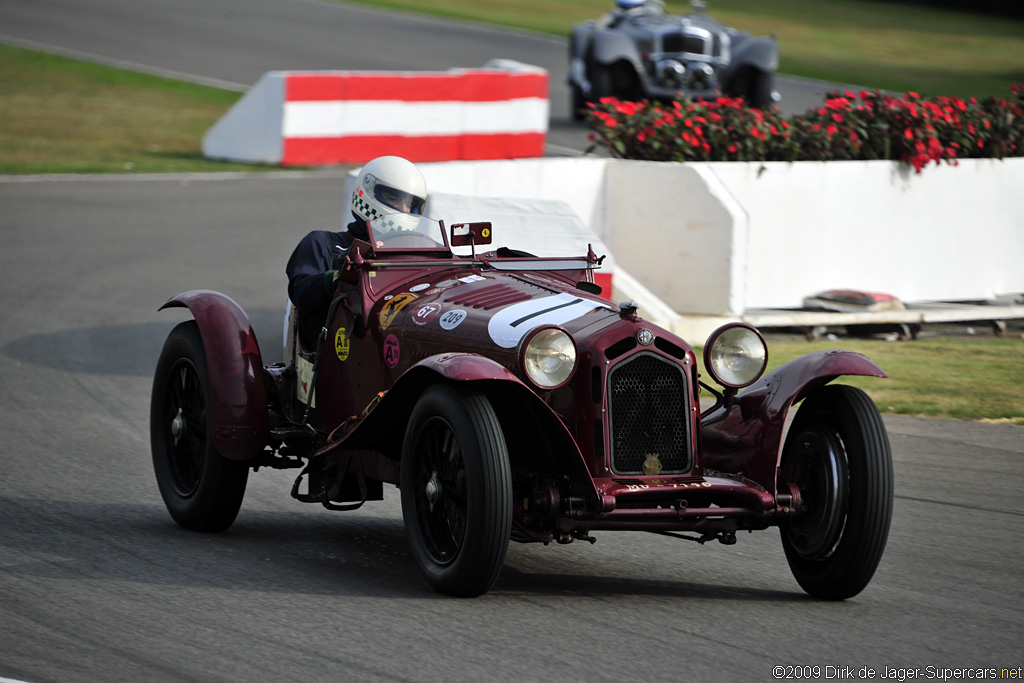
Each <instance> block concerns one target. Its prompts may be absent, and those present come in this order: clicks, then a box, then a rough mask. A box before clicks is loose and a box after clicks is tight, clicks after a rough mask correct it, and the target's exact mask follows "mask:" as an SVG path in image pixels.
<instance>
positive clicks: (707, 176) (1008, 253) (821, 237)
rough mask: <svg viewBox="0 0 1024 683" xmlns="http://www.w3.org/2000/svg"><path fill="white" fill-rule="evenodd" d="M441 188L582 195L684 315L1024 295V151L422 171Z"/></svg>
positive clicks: (582, 209) (631, 270) (592, 216)
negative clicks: (846, 295)
mask: <svg viewBox="0 0 1024 683" xmlns="http://www.w3.org/2000/svg"><path fill="white" fill-rule="evenodd" d="M421 168H423V171H424V175H425V176H426V178H427V186H428V188H429V189H430V190H435V191H441V192H448V193H455V194H467V195H476V196H490V197H517V198H527V199H529V198H539V199H558V200H563V201H565V202H567V203H568V204H569V205H570V206H571V207H572V208H573V209H574V210H575V211H576V213H577V214H578V215H579V216H580V218H581V219H582V220H583V222H584V223H586V224H587V225H588V226H589V227H590V228H591V229H592V230H593V231H594V232H595V233H596V234H597V235H598V236H600V237H601V238H602V239H603V240H604V242H605V243H606V244H608V245H609V247H610V248H611V249H612V250H613V252H614V254H615V258H616V261H617V267H618V269H619V272H626V273H628V274H631V275H632V276H633V277H634V278H635V279H636V280H637V281H639V282H640V283H641V284H643V285H644V286H645V287H646V288H647V289H649V290H650V292H652V293H653V294H655V295H656V296H658V297H660V298H661V299H662V300H663V301H664V302H665V303H666V304H667V305H668V306H669V308H671V309H673V310H675V311H677V312H679V313H682V314H684V315H691V314H697V315H703V316H724V317H730V316H732V317H736V316H739V315H740V314H742V313H743V312H744V311H747V310H749V309H751V308H782V307H795V306H800V304H801V302H802V301H803V298H804V297H806V296H809V295H811V294H814V293H816V292H818V291H821V290H823V289H831V288H838V287H852V288H859V289H865V290H870V291H879V292H886V293H889V294H893V295H895V296H898V297H900V298H901V299H903V300H906V301H914V300H967V299H979V298H989V297H992V296H994V295H996V294H1003V293H1010V292H1024V158H1014V159H1007V160H1004V161H997V160H987V159H967V160H963V161H961V162H960V165H959V166H957V167H952V166H946V165H942V166H934V165H931V166H928V167H926V168H925V169H924V171H923V172H922V173H920V174H916V173H914V172H913V171H912V170H908V169H907V168H906V167H904V166H901V165H900V164H897V163H894V162H885V161H877V162H830V163H818V162H800V163H794V164H787V163H781V162H778V163H776V162H772V163H765V164H761V163H758V162H747V163H724V162H716V163H691V164H675V163H655V162H639V161H620V160H610V159H597V158H571V159H568V158H567V159H528V160H514V161H483V162H450V163H440V164H422V165H421Z"/></svg>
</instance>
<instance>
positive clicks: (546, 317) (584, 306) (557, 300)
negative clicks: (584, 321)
mask: <svg viewBox="0 0 1024 683" xmlns="http://www.w3.org/2000/svg"><path fill="white" fill-rule="evenodd" d="M599 306H600V304H596V303H594V302H593V301H591V300H589V299H583V298H581V297H578V296H574V295H572V294H568V293H562V294H556V295H555V296H546V297H542V298H540V299H530V300H529V301H523V302H520V303H517V304H512V305H511V306H507V307H506V308H503V309H501V310H500V311H498V312H497V313H495V314H494V317H493V318H491V320H490V322H488V323H487V333H488V334H489V335H491V339H492V340H493V341H494V343H495V344H497V345H498V346H500V347H502V348H503V349H511V348H513V347H515V345H516V344H518V343H519V340H520V339H522V338H523V337H525V336H526V333H527V332H529V331H530V330H532V329H533V328H535V327H539V326H541V325H562V324H564V323H567V322H569V321H570V320H575V319H576V318H578V317H580V316H581V315H583V314H585V313H588V312H589V311H592V310H594V309H595V308H598V307H599Z"/></svg>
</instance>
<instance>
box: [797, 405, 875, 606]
mask: <svg viewBox="0 0 1024 683" xmlns="http://www.w3.org/2000/svg"><path fill="white" fill-rule="evenodd" d="M779 474H780V478H781V481H783V482H788V483H795V484H796V485H797V486H798V488H799V489H800V496H801V499H802V506H803V507H802V512H801V515H800V517H798V518H796V519H794V520H792V521H790V522H787V523H785V524H784V525H782V527H781V529H782V545H783V548H784V549H785V551H786V559H787V560H788V561H789V566H790V569H791V570H792V571H793V576H794V577H795V578H796V580H797V582H798V583H799V584H800V586H801V587H802V588H803V589H804V590H805V591H807V592H808V593H809V594H811V595H813V596H815V597H818V598H826V599H830V600H845V599H846V598H850V597H853V596H854V595H856V594H857V593H859V592H861V591H862V590H863V589H864V587H865V586H866V585H867V584H868V582H869V581H870V580H871V577H872V576H873V575H874V573H875V569H877V567H878V563H879V561H880V560H881V558H882V551H883V550H885V542H886V539H887V538H888V536H889V524H890V522H891V520H892V500H893V473H892V455H891V452H890V448H889V437H888V435H887V434H886V431H885V425H884V424H883V423H882V418H881V416H880V415H879V414H878V409H877V408H876V407H875V404H874V403H873V402H872V401H871V399H870V398H869V397H868V395H867V394H865V393H864V392H863V391H861V390H860V389H857V388H854V387H850V386H843V385H836V386H827V387H823V388H822V389H819V390H818V391H816V392H814V393H813V394H811V396H810V397H808V398H807V399H806V400H805V401H804V404H803V405H802V406H801V407H800V411H799V412H798V413H797V416H796V419H795V420H794V421H793V424H792V426H791V427H790V432H789V436H788V437H787V439H786V448H785V450H784V452H783V455H782V466H781V468H780V473H779Z"/></svg>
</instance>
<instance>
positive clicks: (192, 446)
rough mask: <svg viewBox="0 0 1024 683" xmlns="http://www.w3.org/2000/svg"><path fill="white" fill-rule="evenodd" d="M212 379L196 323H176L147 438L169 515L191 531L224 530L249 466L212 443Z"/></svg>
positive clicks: (160, 366) (156, 383) (160, 365)
mask: <svg viewBox="0 0 1024 683" xmlns="http://www.w3.org/2000/svg"><path fill="white" fill-rule="evenodd" d="M212 428H213V425H212V421H211V416H210V381H209V373H208V371H207V366H206V353H205V352H204V350H203V341H202V336H201V335H200V332H199V326H198V325H196V323H195V322H194V321H188V322H183V323H181V324H180V325H178V326H177V327H175V328H174V329H173V330H172V331H171V334H170V335H169V336H168V337H167V341H166V342H165V343H164V348H163V351H161V353H160V360H159V361H157V366H156V376H155V377H154V379H153V396H152V402H151V404H150V442H151V446H152V451H153V469H154V470H155V472H156V481H157V485H158V486H159V488H160V495H161V496H163V499H164V503H165V504H166V505H167V510H168V512H170V513H171V517H172V518H173V519H174V521H176V522H177V523H178V524H179V525H180V526H182V527H184V528H186V529H191V530H193V531H223V530H225V529H227V528H228V527H230V526H231V524H232V523H233V522H234V521H235V517H237V516H238V510H239V508H241V506H242V498H243V496H244V495H245V485H246V482H247V481H248V478H249V466H248V465H247V464H246V463H243V462H237V461H234V460H228V459H227V458H225V457H223V456H222V455H220V454H219V453H218V452H217V451H216V449H214V446H213V439H212Z"/></svg>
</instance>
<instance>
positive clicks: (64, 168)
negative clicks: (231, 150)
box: [0, 45, 268, 173]
mask: <svg viewBox="0 0 1024 683" xmlns="http://www.w3.org/2000/svg"><path fill="white" fill-rule="evenodd" d="M240 97H241V93H236V92H229V91H226V90H219V89H217V88H208V87H204V86H199V85H194V84H191V83H183V82H181V81H176V80H173V79H168V78H160V77H158V76H150V75H147V74H139V73H135V72H132V71H124V70H121V69H115V68H111V67H106V66H100V65H96V64H91V63H88V62H80V61H76V60H73V59H66V58H64V57H58V56H54V55H49V54H46V53H42V52H36V51H33V50H25V49H21V48H17V47H11V46H7V45H0V121H3V125H2V126H0V173H128V172H162V173H177V172H198V171H233V170H247V171H251V170H260V169H267V168H268V167H266V166H251V165H246V164H228V163H221V162H216V161H209V160H206V159H203V158H202V151H201V145H202V138H203V134H204V133H205V132H206V131H207V130H208V129H209V128H210V126H212V125H213V124H214V123H215V122H216V121H217V120H218V119H219V118H220V117H221V116H223V115H224V113H225V112H226V111H227V110H228V109H229V108H230V107H231V105H232V104H234V102H235V101H237V100H238V98H240Z"/></svg>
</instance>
